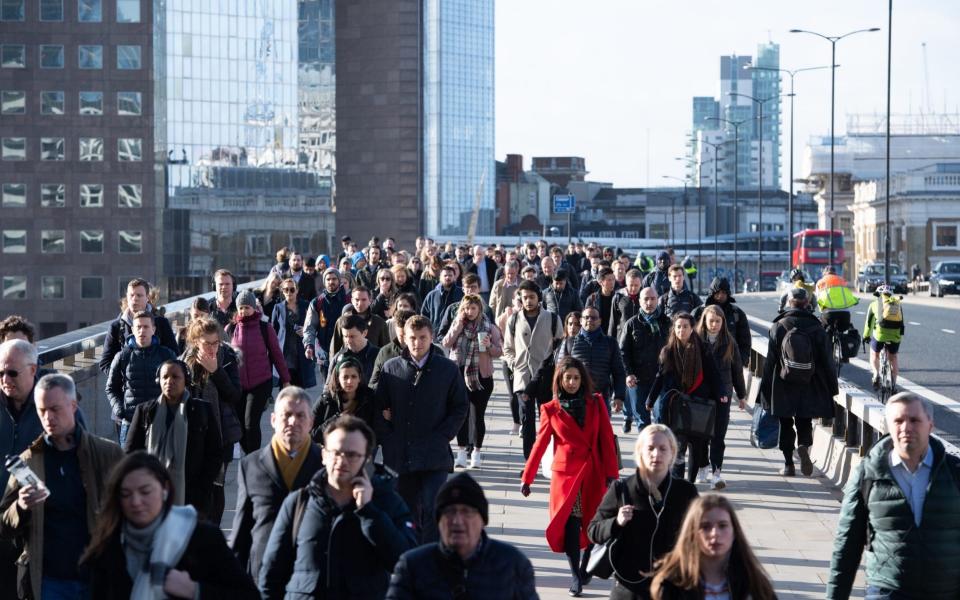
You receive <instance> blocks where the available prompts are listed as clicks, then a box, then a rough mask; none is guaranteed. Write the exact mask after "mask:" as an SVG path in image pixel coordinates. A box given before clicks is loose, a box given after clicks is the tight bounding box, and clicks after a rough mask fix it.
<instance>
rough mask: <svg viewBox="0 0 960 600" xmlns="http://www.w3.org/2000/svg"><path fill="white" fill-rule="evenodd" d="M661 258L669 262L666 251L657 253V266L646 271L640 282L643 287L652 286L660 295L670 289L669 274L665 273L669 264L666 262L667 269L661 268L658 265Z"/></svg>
mask: <svg viewBox="0 0 960 600" xmlns="http://www.w3.org/2000/svg"><path fill="white" fill-rule="evenodd" d="M661 260H666V261H667V262H668V263H669V262H670V255H669V254H667V253H666V252H661V253H660V254H658V255H657V268H656V269H654V270H653V271H651V272H649V273H647V275H646V277H644V278H643V284H642V285H643V287H652V288H653V289H654V290H655V291H656V292H657V296H662V295H664V294H666V293H667V292H668V291H670V276H669V274H668V273H667V269H669V268H670V266H669V264H668V265H667V269H661V268H660V266H659V265H660V261H661Z"/></svg>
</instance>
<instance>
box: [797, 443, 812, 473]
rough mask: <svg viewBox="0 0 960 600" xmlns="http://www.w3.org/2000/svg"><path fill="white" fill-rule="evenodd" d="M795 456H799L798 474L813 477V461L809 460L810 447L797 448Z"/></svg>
mask: <svg viewBox="0 0 960 600" xmlns="http://www.w3.org/2000/svg"><path fill="white" fill-rule="evenodd" d="M797 454H798V455H800V472H801V473H803V474H804V475H805V476H807V477H810V476H811V475H813V461H812V460H810V446H800V447H799V448H797Z"/></svg>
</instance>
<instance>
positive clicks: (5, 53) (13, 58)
mask: <svg viewBox="0 0 960 600" xmlns="http://www.w3.org/2000/svg"><path fill="white" fill-rule="evenodd" d="M0 67H3V68H4V69H25V68H26V67H27V49H26V46H24V45H23V44H2V45H0Z"/></svg>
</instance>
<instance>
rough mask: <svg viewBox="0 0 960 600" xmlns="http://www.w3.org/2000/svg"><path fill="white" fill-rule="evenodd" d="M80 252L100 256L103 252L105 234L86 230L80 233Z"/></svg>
mask: <svg viewBox="0 0 960 600" xmlns="http://www.w3.org/2000/svg"><path fill="white" fill-rule="evenodd" d="M80 252H83V253H86V254H90V253H95V254H100V253H102V252H103V232H102V231H94V230H86V231H81V232H80Z"/></svg>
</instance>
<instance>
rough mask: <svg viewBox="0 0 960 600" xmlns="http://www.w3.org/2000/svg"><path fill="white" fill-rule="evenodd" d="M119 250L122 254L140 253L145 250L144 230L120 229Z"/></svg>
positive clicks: (118, 236)
mask: <svg viewBox="0 0 960 600" xmlns="http://www.w3.org/2000/svg"><path fill="white" fill-rule="evenodd" d="M117 250H119V251H120V253H121V254H140V253H141V252H143V232H142V231H127V230H121V231H118V232H117Z"/></svg>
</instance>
